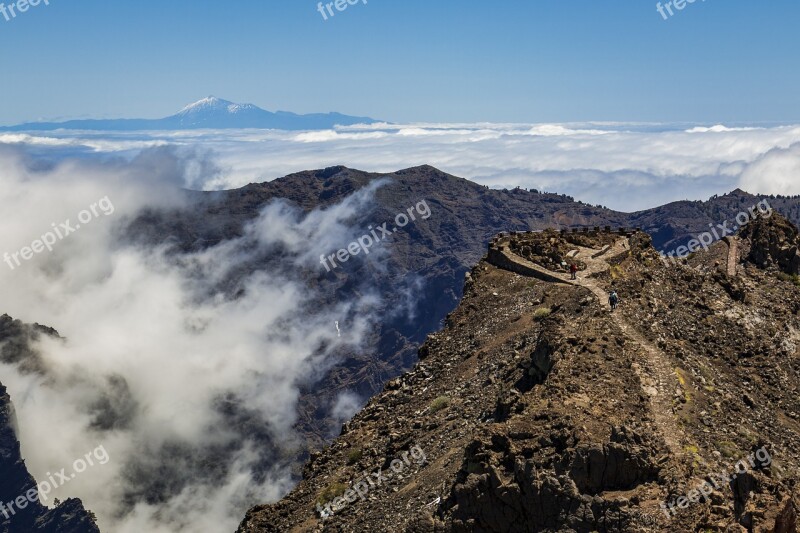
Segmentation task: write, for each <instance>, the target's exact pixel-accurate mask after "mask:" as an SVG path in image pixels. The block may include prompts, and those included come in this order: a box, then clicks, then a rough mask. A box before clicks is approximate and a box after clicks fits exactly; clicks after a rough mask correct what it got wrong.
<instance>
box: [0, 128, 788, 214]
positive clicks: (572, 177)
mask: <svg viewBox="0 0 800 533" xmlns="http://www.w3.org/2000/svg"><path fill="white" fill-rule="evenodd" d="M3 142H6V143H19V144H23V143H24V144H30V145H35V146H37V147H39V148H40V149H42V150H43V151H44V152H48V153H51V154H52V153H67V154H70V155H73V154H75V153H81V154H84V155H95V156H98V155H103V154H105V155H108V154H117V155H121V156H128V157H130V156H131V155H132V154H135V153H138V151H140V150H141V149H142V148H144V147H152V146H159V145H168V144H169V145H177V146H182V147H187V148H191V149H193V150H201V151H204V152H205V157H207V158H209V159H211V160H213V161H214V163H215V164H216V165H217V166H218V167H219V172H218V173H216V174H215V175H211V174H209V173H207V172H205V173H204V172H201V170H202V169H201V168H198V169H196V170H195V172H196V174H197V175H196V176H195V177H194V178H193V179H191V180H190V185H191V186H192V187H196V188H202V189H225V188H234V187H240V186H242V185H246V184H247V183H251V182H263V181H270V180H272V179H275V178H278V177H281V176H284V175H286V174H289V173H292V172H296V171H299V170H307V169H315V168H325V167H328V166H333V165H345V166H348V167H351V168H357V169H360V170H366V171H373V172H392V171H395V170H399V169H402V168H408V167H411V166H417V165H422V164H429V165H433V166H435V167H437V168H439V169H441V170H444V171H445V172H448V173H451V174H454V175H456V176H460V177H463V178H467V179H470V180H473V181H476V182H478V183H481V184H484V185H488V186H490V187H496V188H511V187H516V186H521V187H526V188H534V189H539V190H545V191H548V192H558V193H564V194H569V195H571V196H574V197H575V198H577V199H580V200H583V201H585V202H589V203H592V204H600V205H605V206H608V207H610V208H612V209H617V210H620V211H626V212H631V211H637V210H641V209H646V208H650V207H655V206H658V205H663V204H664V203H667V202H670V201H676V200H685V199H690V200H701V199H707V198H708V197H709V196H712V195H714V194H721V193H725V192H728V191H731V190H733V189H735V188H737V187H739V188H742V189H744V190H746V191H748V192H752V193H768V194H800V180H797V179H796V175H797V172H798V169H800V162H799V159H798V154H799V153H800V126H796V125H778V126H737V127H728V126H722V125H709V126H697V125H689V124H687V125H659V124H616V123H588V124H490V123H485V124H404V125H395V124H372V125H356V126H348V127H338V128H336V129H332V130H322V131H307V132H286V131H274V130H266V131H265V130H235V131H232V130H225V131H212V130H197V131H181V132H152V133H120V134H105V133H97V132H94V133H90V132H55V133H46V134H39V133H37V134H21V133H14V134H0V143H3ZM199 165H200V164H199Z"/></svg>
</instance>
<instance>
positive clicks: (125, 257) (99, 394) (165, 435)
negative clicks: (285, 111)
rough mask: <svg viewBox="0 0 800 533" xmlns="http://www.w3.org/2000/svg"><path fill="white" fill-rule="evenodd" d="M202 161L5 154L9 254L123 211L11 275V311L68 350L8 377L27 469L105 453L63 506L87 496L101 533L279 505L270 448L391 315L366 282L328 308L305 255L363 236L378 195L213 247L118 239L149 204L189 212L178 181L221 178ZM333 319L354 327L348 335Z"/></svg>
mask: <svg viewBox="0 0 800 533" xmlns="http://www.w3.org/2000/svg"><path fill="white" fill-rule="evenodd" d="M202 157H203V156H202V155H201V154H200V155H198V154H197V153H196V152H191V151H183V150H172V149H169V150H167V149H155V150H149V151H147V152H144V153H142V154H141V155H139V156H138V157H136V158H135V159H134V160H132V161H131V162H126V161H105V162H100V161H80V160H72V159H69V160H65V161H62V162H60V163H58V164H55V165H54V166H51V167H48V168H46V169H44V170H40V169H36V168H35V165H34V167H31V165H30V163H31V161H30V159H29V158H27V157H25V156H24V154H22V153H21V152H19V151H18V150H14V149H8V148H6V149H4V150H0V165H2V167H3V168H4V169H5V170H4V172H3V173H2V174H1V175H0V210H2V212H3V214H4V223H3V225H2V226H1V227H0V242H2V243H3V245H4V246H6V248H5V249H3V250H0V253H1V252H5V251H7V252H13V251H15V250H17V249H18V248H19V247H21V246H25V245H28V244H30V243H31V241H32V240H34V239H36V238H38V237H39V236H40V235H42V234H43V233H44V232H47V231H49V230H50V229H51V222H59V221H63V220H66V219H68V218H71V219H73V220H74V218H75V214H76V213H77V212H79V211H80V210H82V209H85V208H87V207H88V206H89V205H90V204H91V203H92V202H95V201H96V200H97V199H99V198H101V197H104V196H108V197H109V199H110V200H111V201H112V202H113V204H114V207H115V210H114V212H113V213H112V214H110V215H108V216H104V215H101V216H100V217H98V218H97V219H95V220H93V221H92V223H91V224H88V225H86V226H85V227H81V229H80V230H79V231H76V232H75V233H72V234H71V235H69V236H68V237H66V238H65V239H64V240H61V241H59V242H58V243H57V245H56V247H55V248H54V250H53V252H51V253H42V254H39V255H36V256H34V258H33V259H31V260H29V261H27V262H24V263H23V264H22V265H21V266H19V267H16V268H15V269H13V270H12V269H10V268H9V267H8V266H7V265H6V264H5V263H0V287H2V288H3V309H2V311H3V312H6V313H8V314H10V315H12V316H13V317H15V318H18V319H21V320H23V321H25V322H38V323H41V324H46V325H48V326H52V327H54V328H56V329H57V330H58V331H59V333H60V334H61V335H62V336H63V337H64V338H65V340H55V339H51V338H43V339H42V340H41V341H40V343H39V344H38V348H39V349H40V351H41V355H42V362H43V364H44V366H45V368H46V373H45V374H44V375H40V374H30V373H25V372H24V371H23V370H22V369H21V368H19V367H17V366H16V365H13V364H5V365H2V366H0V381H2V382H3V383H4V384H5V385H6V386H7V387H8V389H9V392H10V394H11V397H12V399H13V401H14V403H15V407H16V411H17V416H18V419H19V424H20V440H21V442H22V451H23V456H24V457H25V459H26V464H27V466H28V467H29V469H30V470H31V472H32V474H33V475H34V477H36V478H37V479H39V480H42V479H46V478H45V475H46V473H47V472H56V471H59V470H60V469H61V468H64V467H69V466H70V465H71V464H72V462H73V461H74V460H75V459H76V458H80V457H82V456H83V454H85V453H86V452H87V451H91V450H92V449H94V448H96V447H97V446H99V445H101V444H102V445H103V446H104V447H105V449H106V450H107V451H108V454H109V456H110V457H111V460H110V461H109V462H108V464H106V465H103V466H99V465H98V466H95V467H93V468H91V469H89V470H87V471H86V472H84V473H82V474H81V475H79V476H78V477H77V478H75V479H74V480H72V481H70V483H69V484H67V485H65V486H64V487H63V488H62V489H60V490H59V491H57V492H54V493H53V494H52V495H51V497H58V498H61V499H63V498H64V497H65V496H77V497H81V498H82V499H83V500H84V502H85V504H86V506H87V508H89V509H91V510H92V511H94V512H96V513H97V514H98V516H99V519H100V525H101V528H102V530H103V531H115V532H120V533H128V532H131V533H132V532H137V533H138V532H140V531H151V532H162V531H163V532H170V533H173V532H176V531H206V530H213V531H225V530H229V531H232V530H233V529H235V527H236V525H237V524H238V522H239V521H240V520H241V519H242V518H243V516H244V512H245V511H246V510H247V508H248V507H249V506H251V505H254V504H256V503H263V502H265V501H269V500H275V499H277V498H279V497H280V496H281V495H282V494H283V493H284V492H285V491H287V490H288V489H289V488H290V484H291V478H290V475H289V471H288V469H286V468H285V465H284V464H283V463H282V460H283V459H284V457H282V456H281V454H280V453H279V452H278V451H277V450H275V449H272V448H270V446H269V442H270V441H271V442H273V443H275V444H277V445H280V446H283V447H285V448H286V449H290V448H291V447H292V446H293V445H294V444H295V443H294V441H293V437H292V427H293V424H294V423H295V421H296V404H297V400H298V395H299V392H298V388H299V386H300V384H302V383H313V382H314V381H315V380H316V379H318V378H320V377H321V376H322V375H323V373H324V372H325V370H326V369H327V368H329V367H330V365H332V364H334V363H335V362H336V360H337V357H338V355H337V354H338V353H339V352H340V351H341V350H343V349H345V347H349V348H348V349H349V350H357V349H358V348H359V346H360V343H361V342H362V339H363V338H365V334H366V333H368V332H369V331H371V329H370V321H371V320H372V317H373V316H374V309H375V307H376V305H378V303H379V302H377V301H376V298H375V296H374V293H373V292H370V291H369V290H368V287H365V290H364V291H363V292H362V294H364V295H363V297H359V298H358V299H356V300H352V301H338V302H335V303H332V304H328V305H326V304H324V303H320V302H319V301H318V298H317V296H318V295H317V294H316V293H314V292H312V291H311V290H309V288H308V287H307V285H306V284H305V282H304V281H302V280H303V269H306V268H309V269H313V271H312V274H313V273H316V272H318V271H319V269H321V266H320V265H319V263H318V261H319V258H318V255H316V256H314V255H313V253H311V252H309V251H307V250H313V251H314V252H316V251H317V250H318V249H319V248H320V247H321V246H331V247H334V244H335V247H336V248H338V247H340V246H341V243H342V242H349V240H351V238H352V237H351V235H352V234H353V232H354V231H357V229H358V228H356V229H351V228H350V227H349V226H348V223H349V222H351V221H352V219H353V217H354V215H356V214H358V213H361V212H362V211H363V210H365V209H366V208H367V207H368V206H369V205H370V204H371V202H372V201H373V193H374V190H375V189H376V188H377V187H379V186H380V184H379V183H376V184H375V185H373V186H372V187H369V188H367V189H364V190H362V191H360V192H358V193H356V194H354V195H353V196H352V197H350V198H348V199H347V201H345V202H344V203H342V204H341V205H338V206H334V207H332V208H330V209H327V210H325V211H318V212H312V213H310V214H308V215H304V214H303V213H300V212H298V211H296V210H293V209H291V208H288V207H287V206H286V205H284V204H282V203H280V202H278V203H273V204H270V205H269V206H267V207H266V208H265V209H264V210H263V211H262V213H261V216H260V217H259V218H257V219H256V220H254V221H253V222H252V223H251V224H250V225H249V226H248V227H247V228H246V231H245V232H244V234H243V235H242V236H241V237H240V238H237V239H233V240H229V241H224V242H221V243H219V244H217V245H216V246H214V247H212V248H210V249H207V250H205V251H202V252H196V253H188V254H187V253H174V251H172V252H171V251H170V250H169V249H167V248H166V247H164V246H160V247H156V248H148V247H142V246H140V245H133V244H129V243H127V242H126V241H124V240H121V237H122V233H120V231H121V229H122V228H123V227H124V226H125V225H126V223H127V222H129V221H130V220H131V219H132V218H133V217H135V216H136V215H137V213H139V211H140V209H141V208H143V207H146V206H147V207H159V206H161V207H171V208H177V209H180V208H182V207H184V204H183V203H182V201H181V198H180V197H179V196H178V195H177V194H176V190H175V186H176V185H179V184H183V183H185V182H186V181H192V180H196V179H201V176H200V174H202V171H200V170H198V168H200V169H206V170H208V171H209V172H211V173H212V175H213V173H215V172H216V171H217V170H216V169H215V168H214V167H213V166H208V165H206V164H204V163H202ZM197 158H200V160H201V162H199V163H198V161H197ZM325 239H332V240H331V241H326V240H325ZM334 241H335V242H334ZM325 251H326V252H327V251H330V250H329V249H327V248H325ZM278 252H280V253H281V254H285V256H286V257H285V259H286V261H283V260H276V259H277V256H276V254H277V253H278ZM248 265H249V266H248ZM242 272H244V274H242ZM234 294H235V295H236V297H233V295H234ZM336 320H339V321H346V323H347V328H348V329H347V336H346V338H345V337H344V336H343V337H341V338H340V337H338V336H337V332H336V328H335V325H334V322H335V321H336ZM114 406H116V407H114ZM344 408H345V407H344V406H343V404H342V405H339V406H338V412H339V413H340V414H341V413H342V412H343V411H342V409H344ZM103 414H105V415H107V416H106V417H105V418H103V417H102V416H101V415H103ZM103 420H113V421H115V423H116V425H115V426H114V427H108V426H107V425H104V424H105V423H104V422H103ZM203 459H205V460H203ZM159 484H160V485H161V486H162V487H163V486H164V484H166V486H167V487H171V488H170V490H168V491H167V492H166V493H165V494H164V495H163V496H164V500H163V501H162V502H161V503H147V502H145V501H144V499H143V498H142V497H141V494H143V493H145V492H148V493H149V496H151V497H152V496H153V494H154V492H153V491H152V490H151V489H152V488H153V487H154V486H157V485H159ZM137 495H138V496H137ZM126 496H127V497H128V498H132V499H133V500H134V501H135V502H137V503H136V506H135V507H134V508H133V509H130V508H126V507H125V506H124V505H123V501H125V498H126ZM120 512H122V515H121V516H120V515H119V514H118V513H120Z"/></svg>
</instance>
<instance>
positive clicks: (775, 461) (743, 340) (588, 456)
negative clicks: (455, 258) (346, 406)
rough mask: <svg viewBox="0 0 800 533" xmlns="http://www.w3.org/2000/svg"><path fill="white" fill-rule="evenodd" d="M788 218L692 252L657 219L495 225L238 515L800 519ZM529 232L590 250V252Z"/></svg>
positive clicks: (603, 526) (779, 522) (487, 520)
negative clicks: (453, 296)
mask: <svg viewBox="0 0 800 533" xmlns="http://www.w3.org/2000/svg"><path fill="white" fill-rule="evenodd" d="M787 228H791V226H789V225H788V223H787V222H786V221H785V220H781V218H780V217H779V215H777V214H773V216H772V217H771V218H770V219H760V220H757V221H755V222H753V223H751V225H750V226H749V227H748V230H747V231H746V232H742V233H741V234H740V236H739V237H738V238H737V239H736V245H732V244H728V243H726V242H719V243H717V244H715V245H714V246H712V247H711V249H710V250H709V251H708V252H703V251H701V252H699V253H697V254H694V255H693V256H692V257H691V258H690V259H687V260H685V261H681V262H677V263H670V262H663V261H662V260H660V258H659V256H658V253H657V252H656V250H655V249H654V248H653V247H652V241H651V238H650V237H649V236H648V235H646V234H644V233H633V234H630V235H620V234H616V235H615V236H614V240H615V242H614V245H613V246H611V247H607V246H606V247H603V244H604V242H607V240H608V236H609V234H603V233H600V234H592V233H590V234H588V235H581V236H580V241H578V240H577V239H576V238H575V236H573V235H571V234H566V235H564V234H558V233H556V232H545V233H539V234H528V233H523V234H518V235H512V236H506V237H504V238H503V239H499V240H496V241H494V242H493V244H492V248H491V253H490V254H489V255H487V256H486V257H485V258H484V259H483V260H482V261H480V262H479V263H478V265H477V266H476V267H475V268H474V269H473V270H472V272H471V273H470V275H469V276H468V277H467V281H466V284H465V290H464V298H463V301H462V302H461V304H460V305H459V306H458V308H457V309H456V310H455V311H454V312H453V313H451V314H450V315H449V316H448V317H447V321H446V325H445V327H444V329H442V330H441V331H440V332H438V333H435V334H433V335H431V336H429V337H428V339H427V341H426V342H425V343H424V345H423V346H422V347H421V349H420V351H419V358H420V361H419V363H418V364H417V365H415V367H414V369H413V370H412V371H410V372H408V373H406V374H404V375H402V376H401V377H399V378H397V379H395V380H392V381H390V382H389V383H388V384H387V385H386V387H385V388H384V390H383V391H382V392H381V393H380V394H379V395H377V396H376V397H374V398H373V399H372V400H371V401H370V402H369V404H368V405H367V407H366V408H365V409H364V410H363V411H362V412H360V413H359V414H358V415H356V417H355V418H354V419H353V420H352V421H350V422H349V423H347V424H346V425H345V427H344V428H343V429H342V434H341V435H340V436H339V437H338V438H337V439H336V440H335V441H334V442H333V443H332V444H331V446H330V447H328V448H327V449H325V450H324V451H322V452H320V453H317V454H314V455H313V456H312V457H311V459H310V461H309V462H308V463H307V465H306V468H305V470H304V479H303V481H302V482H301V483H300V484H299V486H298V487H297V488H296V489H295V490H294V491H293V492H292V493H291V494H289V495H288V496H287V497H286V498H284V499H283V500H281V501H280V502H278V503H276V504H274V505H267V506H261V507H257V508H254V509H252V510H251V511H250V513H248V515H247V517H246V518H245V520H244V521H243V522H242V524H241V526H240V529H239V532H240V533H254V532H262V531H263V532H266V531H281V532H283V531H297V532H300V531H343V532H349V531H354V532H355V531H398V532H434V531H437V532H445V531H463V532H468V531H469V532H472V531H484V532H516V531H577V532H584V531H585V532H589V531H626V532H627V531H754V532H774V533H778V532H780V533H787V532H796V531H797V526H798V524H797V520H798V517H797V514H798V510H799V509H800V486H798V484H797V483H798V480H799V479H798V478H799V477H800V460H799V459H798V458H799V457H800V454H799V452H800V419H798V416H799V415H798V413H800V396H799V395H798V387H800V352H799V351H798V344H797V343H798V339H800V333H798V332H800V318H799V317H798V314H800V289H798V287H797V286H796V285H795V280H796V279H797V278H795V277H792V275H793V274H795V272H793V271H791V270H789V271H788V272H787V271H786V269H785V268H783V267H785V261H784V259H783V258H784V257H785V253H786V249H787V248H789V249H790V248H791V246H790V244H791V243H792V239H794V238H796V230H793V228H791V229H792V231H787ZM592 239H594V242H591V241H592ZM523 249H530V250H534V249H535V250H540V251H544V252H547V251H548V250H549V252H550V253H556V254H559V253H561V254H564V251H566V250H570V251H571V253H573V255H574V251H575V250H577V257H578V258H581V259H582V260H583V261H584V270H582V272H581V273H580V274H579V279H578V280H577V281H576V282H570V281H568V275H567V274H564V273H560V272H558V271H557V270H551V269H550V268H548V265H549V266H552V263H551V262H550V261H547V262H541V263H539V264H537V263H535V262H534V261H536V260H540V259H539V258H541V257H550V255H549V253H540V254H529V257H528V258H524V257H522V256H519V255H517V254H516V253H515V252H514V250H523ZM729 255H730V256H731V257H732V260H731V263H732V264H733V267H734V268H733V272H732V274H731V275H729V274H728V272H727V270H728V261H727V259H728V256H729ZM559 258H561V259H563V260H565V261H566V260H568V257H567V256H566V255H564V256H563V257H559ZM754 258H758V259H757V260H755V261H754ZM507 261H510V262H507ZM545 263H547V264H545ZM498 264H499V265H501V266H499V267H498V266H496V265H498ZM556 264H560V261H556ZM511 270H515V271H517V272H522V273H523V274H520V273H516V272H512V271H511ZM544 279H550V281H544ZM612 288H614V289H615V290H617V291H618V293H619V294H620V296H621V298H622V304H621V306H620V307H619V308H618V309H617V310H616V311H614V312H611V311H610V310H609V308H608V305H607V303H606V302H605V295H606V293H607V291H608V290H610V289H612ZM365 475H366V476H367V480H366V481H365ZM384 478H385V479H384ZM723 478H724V479H723Z"/></svg>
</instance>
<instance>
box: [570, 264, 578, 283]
mask: <svg viewBox="0 0 800 533" xmlns="http://www.w3.org/2000/svg"><path fill="white" fill-rule="evenodd" d="M569 273H570V274H572V279H578V265H576V264H575V263H572V264H571V265H570V266H569Z"/></svg>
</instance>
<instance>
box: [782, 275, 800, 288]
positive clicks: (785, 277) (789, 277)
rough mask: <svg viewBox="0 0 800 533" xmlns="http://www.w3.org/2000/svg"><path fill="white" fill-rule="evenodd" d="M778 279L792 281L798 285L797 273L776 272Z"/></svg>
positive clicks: (799, 285) (798, 277)
mask: <svg viewBox="0 0 800 533" xmlns="http://www.w3.org/2000/svg"><path fill="white" fill-rule="evenodd" d="M778 279H779V280H781V281H789V282H791V283H794V284H795V286H797V287H800V276H798V275H797V274H787V273H785V272H778Z"/></svg>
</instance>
